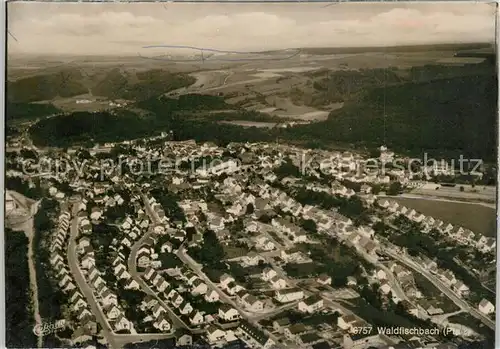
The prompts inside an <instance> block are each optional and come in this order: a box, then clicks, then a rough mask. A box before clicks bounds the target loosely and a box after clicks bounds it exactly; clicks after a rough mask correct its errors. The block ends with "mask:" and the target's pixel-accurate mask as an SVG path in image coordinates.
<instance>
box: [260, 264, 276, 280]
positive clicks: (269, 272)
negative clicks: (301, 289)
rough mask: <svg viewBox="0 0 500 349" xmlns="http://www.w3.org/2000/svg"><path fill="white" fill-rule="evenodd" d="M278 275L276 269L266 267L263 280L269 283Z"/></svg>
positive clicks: (263, 271) (262, 276)
mask: <svg viewBox="0 0 500 349" xmlns="http://www.w3.org/2000/svg"><path fill="white" fill-rule="evenodd" d="M276 275H278V273H277V272H276V271H275V270H274V269H271V268H269V267H265V268H264V270H262V275H261V278H262V280H264V281H269V280H271V279H272V278H273V277H275V276H276Z"/></svg>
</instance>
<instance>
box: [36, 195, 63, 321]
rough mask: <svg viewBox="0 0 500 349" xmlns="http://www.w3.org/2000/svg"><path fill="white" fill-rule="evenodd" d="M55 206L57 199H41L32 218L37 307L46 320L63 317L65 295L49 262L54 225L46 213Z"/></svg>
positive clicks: (51, 210)
mask: <svg viewBox="0 0 500 349" xmlns="http://www.w3.org/2000/svg"><path fill="white" fill-rule="evenodd" d="M57 206H58V203H57V201H55V200H53V199H43V200H42V202H41V203H40V207H39V209H38V211H37V213H36V215H35V218H34V219H35V221H34V227H35V236H34V238H33V250H34V255H35V258H36V263H35V267H36V277H37V285H38V298H39V309H40V316H41V317H42V319H43V320H44V321H47V322H55V321H57V320H61V319H62V318H63V316H62V314H61V307H62V305H63V304H64V303H65V296H64V294H63V293H62V291H61V289H60V288H59V287H58V285H57V283H56V278H55V275H54V273H53V271H52V267H51V264H50V246H51V241H50V236H51V233H52V231H53V229H55V226H54V223H53V221H52V217H51V216H49V214H48V213H49V212H54V211H55V209H56V207H57Z"/></svg>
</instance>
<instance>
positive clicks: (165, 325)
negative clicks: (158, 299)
mask: <svg viewBox="0 0 500 349" xmlns="http://www.w3.org/2000/svg"><path fill="white" fill-rule="evenodd" d="M167 319H168V316H167V314H166V313H161V314H160V316H158V318H157V319H156V321H155V322H154V323H153V327H154V328H157V329H159V330H160V331H163V332H166V331H170V329H171V325H170V322H168V320H167Z"/></svg>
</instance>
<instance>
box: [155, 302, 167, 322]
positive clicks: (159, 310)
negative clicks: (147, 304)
mask: <svg viewBox="0 0 500 349" xmlns="http://www.w3.org/2000/svg"><path fill="white" fill-rule="evenodd" d="M162 313H165V308H163V307H162V306H161V304H160V303H156V304H155V305H154V306H153V316H154V317H156V318H157V317H159V316H160V314H162Z"/></svg>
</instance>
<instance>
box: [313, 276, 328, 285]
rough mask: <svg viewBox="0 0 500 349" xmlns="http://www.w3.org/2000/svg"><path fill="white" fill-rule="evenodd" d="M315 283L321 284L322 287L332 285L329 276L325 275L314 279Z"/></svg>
mask: <svg viewBox="0 0 500 349" xmlns="http://www.w3.org/2000/svg"><path fill="white" fill-rule="evenodd" d="M316 282H318V283H320V284H322V285H331V284H332V278H331V277H330V276H329V275H326V274H320V275H319V276H318V278H317V279H316Z"/></svg>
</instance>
